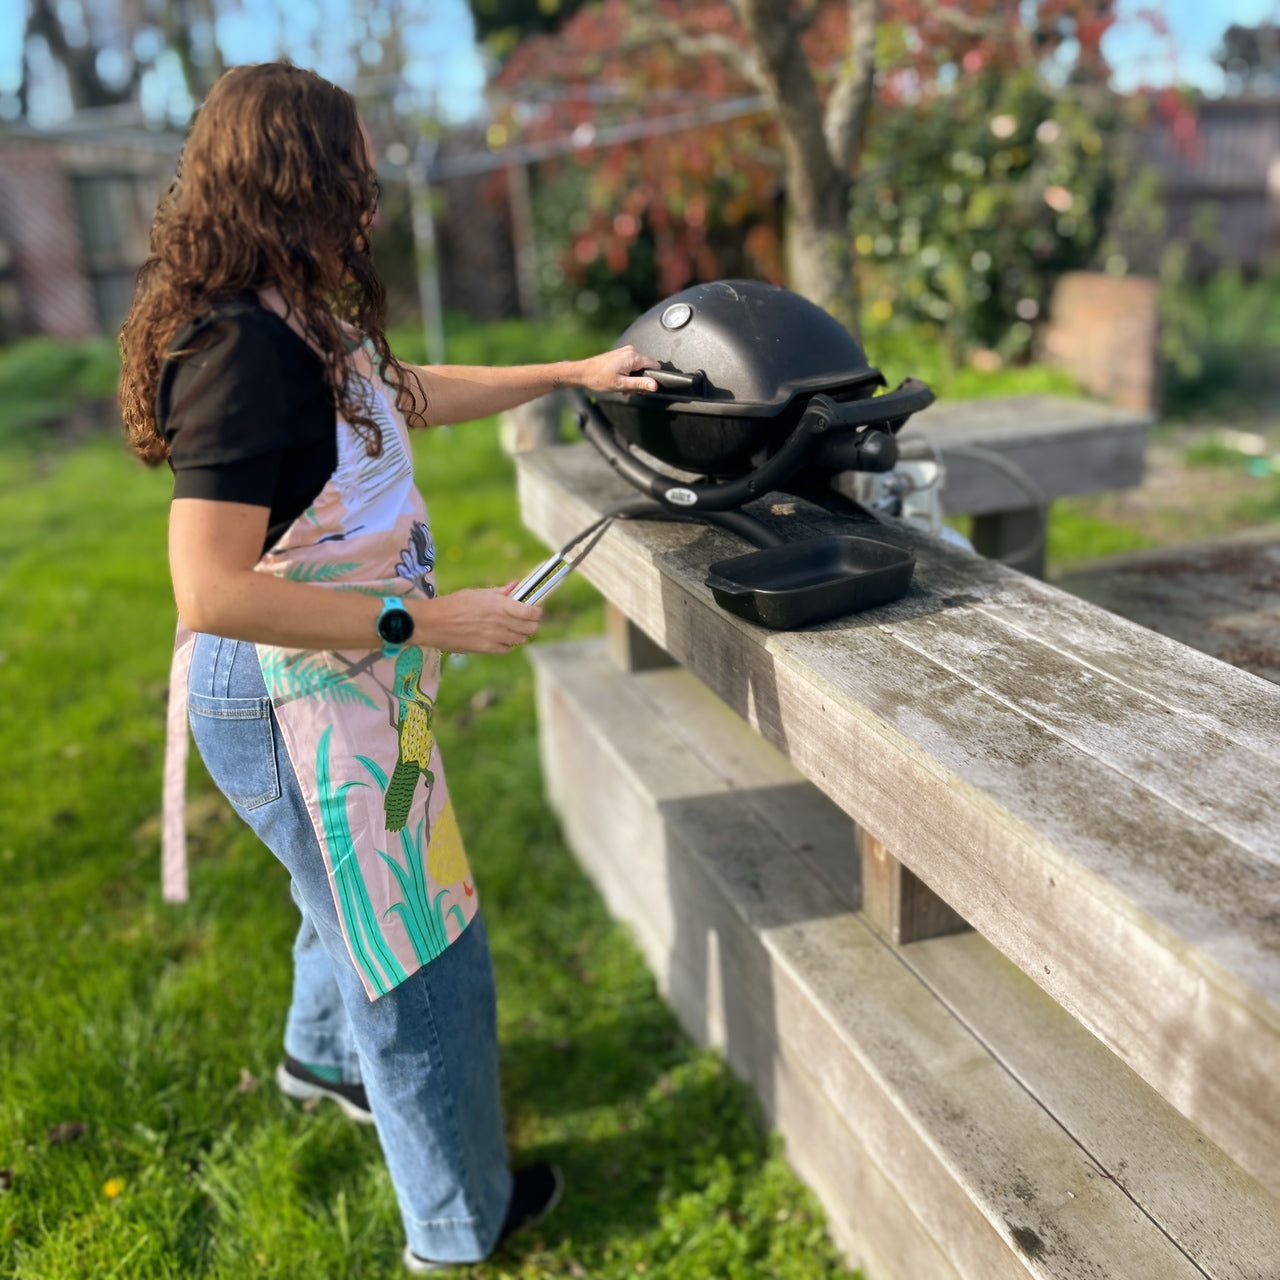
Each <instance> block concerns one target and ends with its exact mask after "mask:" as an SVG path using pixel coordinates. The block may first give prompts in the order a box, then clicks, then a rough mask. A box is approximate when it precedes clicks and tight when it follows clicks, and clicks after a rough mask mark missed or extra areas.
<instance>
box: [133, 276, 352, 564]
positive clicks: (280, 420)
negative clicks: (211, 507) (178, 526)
mask: <svg viewBox="0 0 1280 1280" xmlns="http://www.w3.org/2000/svg"><path fill="white" fill-rule="evenodd" d="M188 348H191V349H192V350H191V354H190V355H185V356H180V357H177V358H175V359H169V360H166V361H165V364H164V367H163V369H162V370H161V374H160V385H159V388H158V391H157V394H156V422H157V424H158V425H159V428H160V430H161V431H162V432H163V433H164V438H165V440H166V441H167V442H168V445H169V465H170V466H171V467H172V468H173V496H174V497H175V498H210V499H213V500H214V501H217V502H243V503H247V504H249V505H251V506H257V507H267V508H269V511H270V515H269V516H268V528H267V538H266V542H265V543H264V544H263V550H264V551H265V550H266V549H267V548H268V547H270V546H271V545H272V544H273V543H274V542H275V541H276V540H277V539H278V538H279V537H280V536H281V534H283V533H284V532H285V530H286V529H288V527H289V526H290V525H291V524H292V523H293V522H294V520H296V519H297V518H298V516H300V515H301V514H302V513H303V512H304V511H306V509H307V508H308V507H309V506H310V505H311V504H312V503H313V502H314V501H315V499H316V498H317V497H318V496H319V493H320V490H321V489H323V488H324V486H325V483H326V482H327V481H328V479H329V477H330V476H331V475H332V474H333V472H334V469H335V468H336V467H337V465H338V437H337V415H336V414H335V412H334V408H333V405H332V403H331V402H330V399H329V395H328V391H327V388H326V385H325V377H324V364H323V362H322V361H321V359H320V357H319V356H317V355H316V353H315V352H314V351H313V350H312V349H311V348H310V347H309V346H308V345H307V343H306V342H304V341H303V339H302V338H300V337H299V336H298V335H297V334H296V333H294V331H293V330H292V329H291V328H289V326H288V325H287V324H286V323H285V322H284V321H283V320H282V319H281V318H280V317H279V316H278V315H276V314H275V312H273V311H268V310H267V309H266V308H265V307H262V306H260V305H259V304H258V302H257V299H256V298H252V297H245V298H240V299H237V300H235V301H233V302H228V303H224V304H222V305H219V306H217V307H215V308H214V309H213V310H212V311H211V312H210V313H209V314H207V315H203V316H197V317H196V318H195V319H194V320H192V321H190V322H189V323H188V324H187V325H185V326H184V327H183V328H182V329H181V330H180V331H179V332H178V334H177V335H176V336H175V338H174V340H173V342H172V343H171V344H170V348H169V349H170V350H171V351H181V350H186V349H188Z"/></svg>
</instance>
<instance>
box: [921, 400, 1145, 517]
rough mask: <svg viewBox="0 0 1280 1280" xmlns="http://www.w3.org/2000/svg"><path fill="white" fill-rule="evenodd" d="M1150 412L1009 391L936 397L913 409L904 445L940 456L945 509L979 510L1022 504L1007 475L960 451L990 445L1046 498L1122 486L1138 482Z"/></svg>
mask: <svg viewBox="0 0 1280 1280" xmlns="http://www.w3.org/2000/svg"><path fill="white" fill-rule="evenodd" d="M1150 423H1151V415H1150V414H1144V413H1137V412H1134V411H1131V410H1126V409H1117V408H1115V407H1113V406H1111V405H1104V404H1099V403H1097V402H1095V401H1090V400H1069V399H1066V398H1063V397H1059V396H1010V397H1006V398H1002V399H997V400H972V401H939V402H936V403H935V404H932V405H930V406H929V408H927V409H925V410H923V411H922V412H921V413H917V414H915V415H914V416H913V417H912V418H911V419H910V421H909V422H908V423H907V425H906V426H905V427H904V428H903V430H902V433H901V440H902V443H903V445H904V447H905V446H907V445H909V444H910V443H912V442H917V441H919V442H925V441H928V442H931V443H932V444H934V445H936V446H937V448H938V449H939V450H940V451H941V453H942V461H943V465H944V466H945V468H946V478H945V481H944V485H943V491H942V501H943V506H944V508H945V509H946V510H947V511H950V512H954V513H964V514H969V515H982V514H985V513H987V512H994V511H1012V510H1017V509H1018V508H1020V507H1025V506H1026V505H1027V495H1026V492H1025V491H1024V490H1023V489H1021V488H1020V487H1019V486H1018V485H1017V483H1016V482H1015V481H1013V480H1011V479H1010V478H1009V476H1008V475H1007V474H1005V473H1004V472H1002V471H1001V470H999V469H998V468H997V467H994V466H992V465H991V464H990V463H988V462H984V461H982V460H981V459H980V458H979V457H977V456H973V455H969V454H966V453H965V452H963V450H969V449H975V448H976V449H989V450H993V451H994V452H996V453H998V454H999V455H1001V456H1002V457H1003V458H1005V459H1006V460H1007V461H1009V462H1012V463H1014V464H1015V465H1016V466H1018V467H1020V468H1021V469H1022V470H1023V471H1025V472H1026V473H1027V475H1028V476H1030V478H1031V479H1032V480H1033V481H1034V483H1035V484H1036V485H1037V487H1038V488H1039V489H1040V491H1041V492H1042V493H1043V494H1044V495H1045V497H1046V498H1060V497H1064V496H1066V495H1067V494H1075V493H1099V492H1105V491H1107V490H1111V489H1123V488H1127V487H1129V486H1131V485H1136V484H1138V483H1139V482H1140V481H1141V479H1142V474H1143V468H1144V465H1145V457H1146V431H1147V427H1148V426H1149V425H1150Z"/></svg>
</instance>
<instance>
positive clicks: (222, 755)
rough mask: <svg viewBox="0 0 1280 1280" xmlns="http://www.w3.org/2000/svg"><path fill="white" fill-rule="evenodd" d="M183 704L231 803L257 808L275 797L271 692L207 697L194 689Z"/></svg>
mask: <svg viewBox="0 0 1280 1280" xmlns="http://www.w3.org/2000/svg"><path fill="white" fill-rule="evenodd" d="M187 708H188V710H189V712H190V715H191V735H192V737H193V738H195V742H196V747H197V749H198V750H199V752H200V758H201V759H202V760H203V761H204V763H205V768H207V769H208V770H209V776H210V777H212V778H213V780H214V782H215V783H217V785H218V789H219V790H220V791H221V792H222V794H223V795H224V796H226V797H227V799H228V800H230V801H231V803H232V804H234V805H235V806H236V807H237V808H240V809H256V808H258V806H259V805H264V804H268V803H270V802H271V801H272V800H275V799H278V798H279V795H280V772H279V770H278V769H277V768H276V738H275V725H274V723H273V721H272V715H271V700H270V699H269V698H211V697H209V695H208V694H203V693H196V692H195V691H194V690H193V691H191V692H189V693H188V694H187Z"/></svg>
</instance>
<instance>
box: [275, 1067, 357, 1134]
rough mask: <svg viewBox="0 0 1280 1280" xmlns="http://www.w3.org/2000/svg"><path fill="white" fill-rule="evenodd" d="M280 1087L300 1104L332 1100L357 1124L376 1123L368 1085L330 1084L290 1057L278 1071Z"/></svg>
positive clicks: (277, 1081)
mask: <svg viewBox="0 0 1280 1280" xmlns="http://www.w3.org/2000/svg"><path fill="white" fill-rule="evenodd" d="M276 1084H277V1085H278V1086H279V1088H280V1092H281V1093H283V1094H284V1095H285V1097H286V1098H295V1099H297V1101H299V1102H308V1101H310V1100H311V1099H312V1098H332V1099H333V1101H334V1102H336V1103H337V1104H338V1106H340V1107H341V1108H342V1109H343V1111H345V1112H346V1113H347V1115H349V1116H350V1117H351V1119H352V1120H354V1121H355V1122H356V1123H357V1124H372V1123H373V1112H372V1111H370V1110H369V1096H368V1094H366V1093H365V1091H364V1085H362V1084H343V1083H342V1081H341V1080H336V1081H335V1080H326V1079H325V1078H324V1076H322V1075H318V1074H317V1073H316V1072H315V1071H313V1070H312V1069H311V1068H310V1067H308V1066H306V1065H305V1064H304V1063H301V1062H299V1061H298V1060H297V1058H291V1057H289V1055H288V1054H286V1055H285V1059H284V1061H283V1062H282V1063H281V1064H280V1065H279V1066H278V1067H277V1068H276Z"/></svg>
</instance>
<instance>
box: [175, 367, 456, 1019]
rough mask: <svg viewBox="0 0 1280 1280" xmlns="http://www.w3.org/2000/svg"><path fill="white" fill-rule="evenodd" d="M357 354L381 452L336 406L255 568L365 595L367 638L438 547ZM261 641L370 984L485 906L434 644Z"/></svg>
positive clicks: (410, 968) (428, 569)
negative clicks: (321, 472) (310, 473)
mask: <svg viewBox="0 0 1280 1280" xmlns="http://www.w3.org/2000/svg"><path fill="white" fill-rule="evenodd" d="M352 366H353V372H354V374H355V375H356V376H357V377H359V379H360V380H361V382H362V385H363V387H364V389H365V396H366V404H367V408H368V412H369V414H370V416H371V417H373V418H374V419H375V421H377V422H378V424H379V426H380V427H381V428H382V454H381V455H380V456H379V457H377V458H370V457H368V456H367V454H366V453H365V450H364V444H363V442H362V441H361V440H360V438H359V437H358V436H357V435H356V434H355V432H354V431H352V429H351V428H350V427H349V426H348V425H347V424H346V423H345V422H344V421H342V420H341V419H339V421H338V426H337V430H338V465H337V468H336V470H335V471H334V473H333V475H332V476H331V477H330V479H329V481H328V483H327V484H326V485H325V487H324V489H323V490H322V491H321V493H320V494H319V496H318V497H317V498H316V500H315V503H314V504H313V505H312V506H311V507H310V508H309V509H308V510H307V511H305V512H304V513H303V514H302V515H301V516H299V517H298V519H297V520H295V521H294V523H293V524H292V525H291V526H290V527H289V529H288V530H287V532H286V533H285V534H284V536H283V537H282V538H280V540H279V541H278V542H276V544H275V545H274V546H273V547H272V548H271V549H270V550H269V551H268V552H267V553H266V554H265V555H264V556H263V557H262V559H261V560H260V561H259V562H258V563H257V565H256V566H255V569H256V571H257V572H259V573H273V574H276V575H277V576H280V577H286V578H293V579H295V580H297V581H300V582H308V583H312V584H314V585H317V586H323V587H326V588H328V589H330V590H333V591H360V592H363V593H365V594H366V595H368V596H370V597H371V601H370V610H369V627H370V635H371V637H372V632H373V619H374V617H375V616H376V614H377V612H378V606H377V603H376V601H378V600H380V599H381V598H382V597H383V596H412V595H415V594H416V595H419V596H434V595H435V579H434V574H433V569H434V566H435V547H434V545H433V543H432V540H431V530H430V527H429V525H428V522H427V511H426V507H425V505H424V503H423V501H422V498H421V496H420V495H419V493H418V491H417V488H416V487H415V485H414V482H413V466H412V462H411V459H410V453H409V432H408V428H407V426H406V425H405V422H404V419H403V417H402V416H401V414H400V412H399V411H398V409H397V408H396V407H395V404H394V401H393V399H392V398H391V396H390V395H389V394H388V391H387V389H386V385H385V383H384V382H383V381H382V379H381V377H379V376H377V375H376V374H375V373H374V370H373V365H372V362H371V352H370V350H369V348H368V347H367V345H366V346H364V347H361V348H359V349H358V350H357V351H355V352H354V353H353V355H352ZM190 635H191V633H190V632H186V631H185V629H184V628H182V627H181V626H180V627H179V636H178V643H177V646H176V649H175V655H174V667H173V673H172V675H171V678H170V706H169V741H168V750H167V756H166V773H165V834H164V845H165V847H164V878H165V896H166V897H168V898H179V899H180V898H185V896H186V872H185V857H184V853H183V834H182V817H181V796H182V790H181V778H182V773H183V764H184V761H185V750H186V740H187V738H186V735H187V729H186V711H185V702H186V671H187V668H188V667H189V665H190V645H191V643H192V641H191V638H190ZM257 650H258V662H259V665H260V666H261V668H262V674H263V678H264V679H265V681H266V686H267V693H268V694H269V696H270V698H271V703H272V706H273V707H274V709H275V714H276V720H277V722H278V723H279V726H280V732H281V735H282V737H283V739H284V744H285V747H286V749H287V751H288V753H289V759H290V761H291V762H292V764H293V767H294V771H295V773H296V774H297V777H298V782H299V785H300V786H301V788H302V794H303V796H304V798H305V799H306V803H307V809H308V812H309V813H310V816H311V822H312V826H313V827H314V828H315V833H316V838H317V840H318V841H319V844H320V848H321V849H322V850H323V852H324V856H325V860H326V863H327V867H328V872H329V884H330V887H331V888H332V890H333V900H334V904H335V906H336V908H337V913H338V920H339V922H340V923H341V925H342V931H343V935H344V937H345V939H346V943H347V947H348V949H349V950H350V952H351V957H352V960H353V961H354V963H355V966H356V969H357V971H358V972H359V974H360V977H361V980H362V981H363V982H364V987H365V991H366V992H367V993H368V995H369V997H370V998H371V999H373V998H376V997H377V996H379V995H381V994H383V993H384V992H386V991H389V990H390V989H391V988H392V987H394V986H396V985H397V984H398V983H400V982H403V981H404V979H405V978H407V977H408V976H409V975H410V974H411V973H413V972H414V971H415V970H417V969H418V968H420V967H421V966H422V965H424V964H426V963H428V962H429V961H430V960H432V959H434V958H435V957H436V956H438V955H439V954H440V953H441V952H442V951H443V950H444V949H445V948H446V947H447V946H448V945H449V944H450V943H451V942H453V941H455V940H456V939H457V938H458V937H459V935H460V934H461V933H462V931H463V930H464V929H465V928H466V927H467V925H468V924H469V923H470V922H471V920H472V918H473V917H474V915H475V913H476V909H477V905H478V904H477V899H476V894H475V888H474V886H473V883H472V880H471V871H470V868H469V866H468V864H467V857H466V853H465V852H464V850H463V846H462V838H461V835H460V834H459V831H458V824H457V822H456V820H455V819H454V816H453V807H452V805H451V804H450V801H449V792H448V788H447V787H446V785H445V778H444V770H443V767H442V766H441V763H440V751H439V749H438V747H437V746H436V743H435V737H434V734H433V733H432V715H433V711H434V707H435V696H436V691H437V689H438V687H439V683H440V660H441V655H440V652H439V650H437V649H430V648H425V647H423V646H420V645H416V644H414V643H413V642H412V641H411V642H410V643H409V644H407V645H405V646H404V647H403V648H402V649H401V650H400V651H399V652H398V653H396V654H394V655H392V656H386V655H384V654H383V652H382V650H381V649H380V648H378V649H373V650H359V651H350V652H343V653H334V652H322V651H318V650H303V649H281V648H277V647H273V646H267V645H258V646H257ZM179 686H180V688H179ZM175 701H176V702H180V703H181V706H175Z"/></svg>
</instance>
